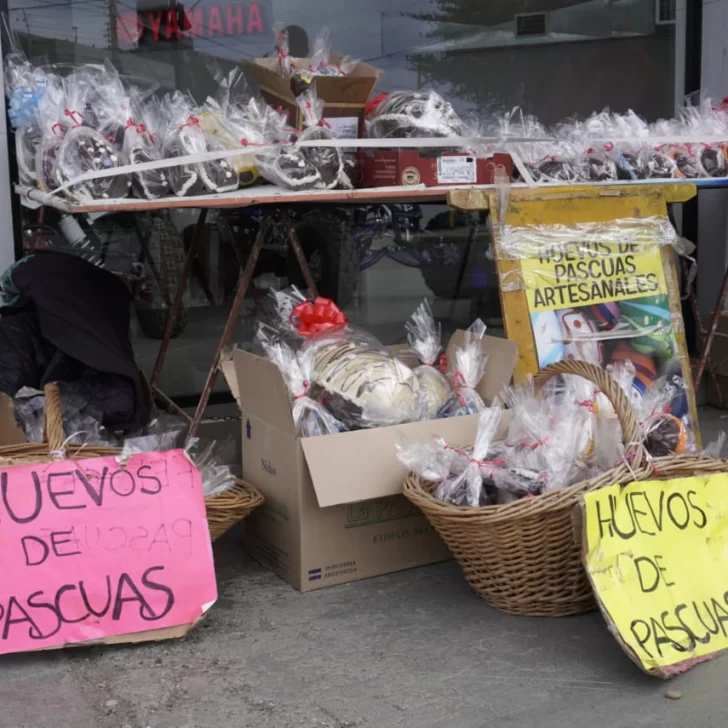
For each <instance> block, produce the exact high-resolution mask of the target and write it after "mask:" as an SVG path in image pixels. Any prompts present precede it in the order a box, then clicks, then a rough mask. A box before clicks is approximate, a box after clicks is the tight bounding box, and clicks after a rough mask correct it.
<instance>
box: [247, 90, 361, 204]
mask: <svg viewBox="0 0 728 728" xmlns="http://www.w3.org/2000/svg"><path fill="white" fill-rule="evenodd" d="M298 104H299V106H300V108H301V111H302V112H303V118H304V121H305V123H306V125H307V127H306V129H305V130H304V131H303V132H302V133H301V134H300V136H299V137H298V139H294V140H293V141H300V142H315V141H322V140H323V141H328V140H332V139H334V138H335V137H334V135H333V134H332V132H331V131H330V129H328V128H327V127H326V125H325V122H322V114H323V102H321V101H320V100H319V99H318V97H317V96H316V90H315V88H314V87H312V88H310V89H309V90H308V91H306V92H305V93H303V94H302V95H301V96H299V98H298ZM322 123H323V125H321V124H322ZM256 161H257V165H258V167H259V169H260V171H261V174H262V175H263V176H264V177H265V178H266V179H267V180H268V181H269V182H272V183H273V184H276V185H279V186H280V187H286V188H288V189H292V190H308V189H318V190H331V189H334V188H345V189H351V187H352V184H351V180H350V179H349V176H348V175H347V173H346V165H345V161H344V154H343V152H342V150H341V148H339V147H315V146H311V147H299V146H291V144H290V143H289V142H284V143H281V144H280V145H279V146H278V147H277V148H275V149H273V150H269V149H266V150H264V151H262V152H261V153H260V154H259V155H258V156H257V157H256Z"/></svg>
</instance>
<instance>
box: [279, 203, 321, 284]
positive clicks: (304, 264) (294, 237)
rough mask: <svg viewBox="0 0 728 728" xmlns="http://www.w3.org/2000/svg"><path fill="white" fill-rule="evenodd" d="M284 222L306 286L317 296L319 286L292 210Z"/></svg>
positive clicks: (287, 213) (286, 215)
mask: <svg viewBox="0 0 728 728" xmlns="http://www.w3.org/2000/svg"><path fill="white" fill-rule="evenodd" d="M284 223H285V225H286V229H287V232H288V242H289V243H290V244H291V248H293V253H294V255H295V256H296V260H297V261H298V267H299V268H300V269H301V275H302V276H303V280H304V281H305V282H306V287H307V288H308V290H309V291H310V292H311V295H312V296H313V297H314V298H317V297H318V288H317V287H316V283H315V282H314V280H313V276H312V275H311V269H310V268H309V267H308V261H307V260H306V256H305V255H304V253H303V248H302V247H301V241H300V240H299V239H298V233H297V232H296V226H295V225H294V224H293V219H292V217H291V213H290V212H286V214H285V218H284Z"/></svg>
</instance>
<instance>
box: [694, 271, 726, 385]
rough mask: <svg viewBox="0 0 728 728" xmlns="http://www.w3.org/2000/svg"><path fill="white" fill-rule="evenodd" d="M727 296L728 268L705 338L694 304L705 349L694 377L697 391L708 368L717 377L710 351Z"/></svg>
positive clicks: (695, 305)
mask: <svg viewBox="0 0 728 728" xmlns="http://www.w3.org/2000/svg"><path fill="white" fill-rule="evenodd" d="M726 296H728V268H726V271H725V273H724V274H723V283H722V285H721V287H720V293H718V300H717V301H716V302H715V306H714V307H713V313H712V315H711V317H710V326H709V328H708V333H707V336H703V334H704V331H703V327H702V324H700V321H699V319H700V314H699V313H697V304H693V306H694V307H695V310H696V318H697V319H698V330H699V332H700V334H701V339H702V344H703V348H702V351H701V353H700V361H699V362H698V368H697V369H696V370H695V375H694V377H693V386H694V387H695V389H697V388H698V386H699V385H700V380H701V379H702V378H703V373H704V372H705V370H706V368H707V369H708V371H709V372H710V373H711V374H712V375H713V377H715V375H714V372H713V369H712V364H711V361H710V350H711V349H712V348H713V341H714V340H715V337H716V336H718V335H719V334H718V333H717V331H718V322H719V321H720V315H721V313H723V306H724V305H725V299H726ZM714 381H715V379H714ZM716 389H717V390H718V396H719V397H721V398H722V395H721V393H720V387H719V386H717V383H716Z"/></svg>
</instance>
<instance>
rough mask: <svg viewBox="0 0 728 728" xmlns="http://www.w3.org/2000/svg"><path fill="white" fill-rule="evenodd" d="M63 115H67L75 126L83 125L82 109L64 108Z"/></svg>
mask: <svg viewBox="0 0 728 728" xmlns="http://www.w3.org/2000/svg"><path fill="white" fill-rule="evenodd" d="M63 115H64V116H67V117H68V118H69V119H70V120H71V121H72V122H73V128H74V129H75V128H76V127H79V126H82V125H83V114H82V113H81V112H80V111H74V110H72V109H63ZM76 117H79V118H80V119H81V121H78V119H77V118H76Z"/></svg>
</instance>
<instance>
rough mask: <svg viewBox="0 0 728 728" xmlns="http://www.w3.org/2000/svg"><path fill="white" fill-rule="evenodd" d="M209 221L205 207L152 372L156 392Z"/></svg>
mask: <svg viewBox="0 0 728 728" xmlns="http://www.w3.org/2000/svg"><path fill="white" fill-rule="evenodd" d="M206 219H207V208H206V207H203V208H202V209H201V210H200V216H199V217H198V218H197V224H196V225H195V233H194V235H193V237H192V242H191V244H190V249H189V250H188V251H187V257H186V258H185V264H184V266H183V267H182V272H181V273H180V277H179V280H178V281H177V291H176V292H175V295H174V301H173V302H172V308H170V309H169V315H168V316H167V325H166V326H165V329H164V336H162V343H161V344H160V346H159V353H158V354H157V360H156V361H155V362H154V370H153V371H152V378H151V379H150V380H149V384H150V386H151V387H152V390H153V391H154V390H155V389H156V386H157V382H158V381H159V377H160V375H161V374H162V368H163V367H164V360H165V359H166V357H167V350H168V349H169V342H170V341H171V340H172V332H173V331H174V325H175V324H176V323H177V319H178V318H179V314H180V311H181V310H182V301H183V300H184V297H185V291H186V290H187V282H188V281H189V278H190V273H191V272H192V266H193V265H194V262H195V257H196V256H197V248H198V247H199V245H200V241H201V240H202V239H203V235H202V233H203V230H204V227H205V220H206Z"/></svg>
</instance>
